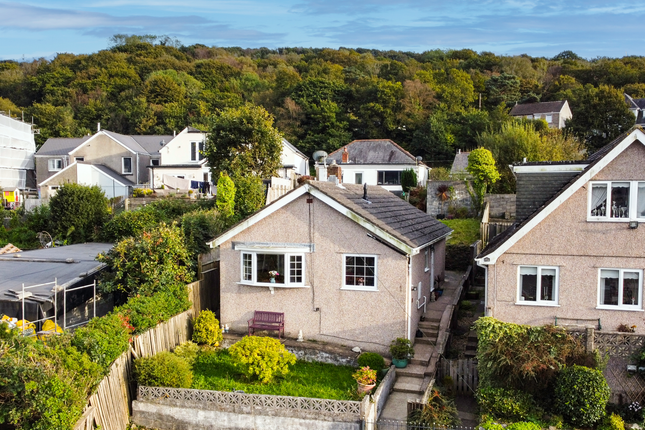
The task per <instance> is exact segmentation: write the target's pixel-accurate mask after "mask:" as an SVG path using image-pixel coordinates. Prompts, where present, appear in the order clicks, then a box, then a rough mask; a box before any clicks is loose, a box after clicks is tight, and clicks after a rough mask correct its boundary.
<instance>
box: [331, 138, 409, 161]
mask: <svg viewBox="0 0 645 430" xmlns="http://www.w3.org/2000/svg"><path fill="white" fill-rule="evenodd" d="M345 146H346V147H347V151H348V152H349V162H350V163H351V164H411V165H416V163H417V161H416V158H415V157H414V156H413V155H412V154H410V153H409V152H408V151H406V150H405V149H403V148H401V147H400V146H399V145H397V144H396V143H394V142H393V141H391V140H390V139H366V140H355V141H353V142H350V143H348V144H347V145H345ZM343 148H344V147H343ZM343 148H340V149H337V150H336V151H334V152H332V153H331V154H329V157H328V158H327V160H328V161H331V160H336V163H337V164H341V161H342V153H343Z"/></svg>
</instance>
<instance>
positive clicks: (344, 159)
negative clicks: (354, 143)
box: [341, 147, 349, 164]
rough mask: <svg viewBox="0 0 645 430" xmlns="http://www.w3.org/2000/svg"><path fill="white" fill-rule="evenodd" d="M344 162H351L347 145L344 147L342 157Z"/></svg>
mask: <svg viewBox="0 0 645 430" xmlns="http://www.w3.org/2000/svg"><path fill="white" fill-rule="evenodd" d="M341 160H342V162H343V164H347V163H349V152H347V147H344V148H343V157H342V159H341Z"/></svg>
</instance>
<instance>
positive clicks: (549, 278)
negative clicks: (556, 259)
mask: <svg viewBox="0 0 645 430" xmlns="http://www.w3.org/2000/svg"><path fill="white" fill-rule="evenodd" d="M554 295H555V269H542V270H541V271H540V299H541V300H555V297H554Z"/></svg>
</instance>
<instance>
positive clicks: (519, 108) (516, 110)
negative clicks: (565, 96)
mask: <svg viewBox="0 0 645 430" xmlns="http://www.w3.org/2000/svg"><path fill="white" fill-rule="evenodd" d="M565 103H566V100H560V101H557V102H540V103H524V104H521V105H515V106H513V109H511V113H510V114H511V116H520V115H534V114H536V113H551V112H560V110H561V109H562V107H563V106H564V104H565Z"/></svg>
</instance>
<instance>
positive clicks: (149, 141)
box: [130, 135, 173, 154]
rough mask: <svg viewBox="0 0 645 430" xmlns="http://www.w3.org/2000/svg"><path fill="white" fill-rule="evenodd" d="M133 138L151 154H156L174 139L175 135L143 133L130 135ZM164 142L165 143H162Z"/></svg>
mask: <svg viewBox="0 0 645 430" xmlns="http://www.w3.org/2000/svg"><path fill="white" fill-rule="evenodd" d="M130 137H131V138H132V139H134V140H135V141H136V142H137V143H138V144H139V145H141V147H143V149H145V150H146V152H148V153H149V154H155V153H158V152H159V150H160V149H161V148H162V147H163V146H164V145H165V144H166V143H168V142H170V141H171V140H172V139H173V136H170V135H168V136H159V135H154V136H143V135H138V136H130ZM162 142H163V143H162Z"/></svg>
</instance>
